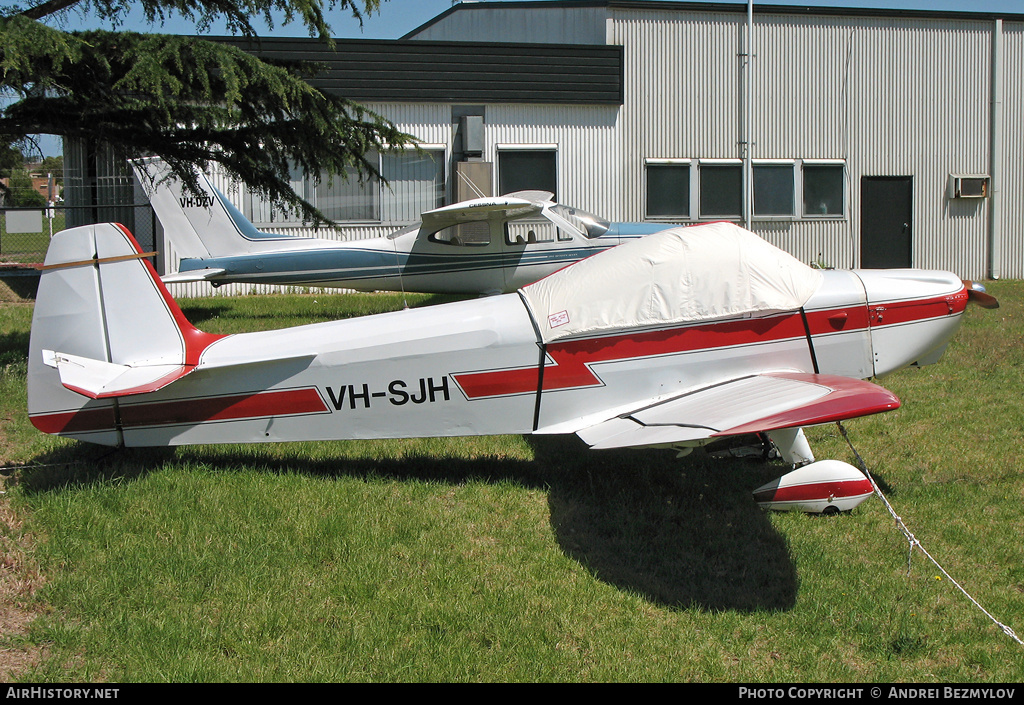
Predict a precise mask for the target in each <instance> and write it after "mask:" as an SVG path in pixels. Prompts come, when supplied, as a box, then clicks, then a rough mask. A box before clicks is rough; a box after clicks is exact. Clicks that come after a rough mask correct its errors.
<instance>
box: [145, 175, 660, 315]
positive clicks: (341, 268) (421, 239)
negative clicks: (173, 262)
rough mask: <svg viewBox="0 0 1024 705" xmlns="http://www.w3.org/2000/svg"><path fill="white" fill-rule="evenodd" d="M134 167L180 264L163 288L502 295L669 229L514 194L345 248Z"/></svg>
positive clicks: (209, 190)
mask: <svg viewBox="0 0 1024 705" xmlns="http://www.w3.org/2000/svg"><path fill="white" fill-rule="evenodd" d="M136 168H137V169H138V170H139V181H140V183H142V184H143V186H144V187H145V188H147V189H148V190H149V191H150V202H151V204H152V206H153V209H154V211H156V215H157V217H158V218H159V220H160V223H161V224H162V225H163V228H164V232H165V236H166V237H167V238H168V240H169V241H170V242H171V244H172V246H173V249H174V252H175V254H176V255H177V256H178V257H180V261H179V264H178V271H177V272H175V273H173V274H168V275H166V276H164V277H163V281H164V282H166V283H170V282H190V281H206V282H209V283H210V284H212V285H213V286H220V285H222V284H229V283H249V284H277V285H291V286H313V287H328V288H344V289H355V290H357V291H404V292H420V293H452V294H481V295H484V294H486V295H490V294H500V293H507V292H511V291H515V290H517V289H518V288H519V287H521V286H524V285H526V284H530V283H532V282H534V281H537V280H538V279H541V278H543V277H545V276H547V275H548V274H551V273H552V272H555V271H557V270H559V269H561V268H563V267H565V266H566V265H569V264H572V263H573V262H576V261H578V260H581V259H584V258H586V257H589V256H590V255H593V254H595V253H597V252H600V251H602V250H606V249H608V248H609V247H614V246H615V245H618V244H620V243H622V242H625V241H629V240H633V239H636V238H638V237H642V236H644V235H648V234H650V233H653V232H657V231H660V230H664V229H666V228H668V227H670V226H669V225H666V224H659V223H611V222H608V221H606V220H604V219H602V218H599V217H598V216H596V215H593V214H592V213H588V212H586V211H582V210H579V209H576V208H571V207H569V206H566V205H562V204H559V203H555V202H554V201H553V200H552V198H553V195H552V194H551V193H549V192H544V191H520V192H517V193H512V194H508V195H505V196H497V197H485V198H476V199H473V200H469V201H463V202H461V203H456V204H453V205H449V206H444V207H442V208H436V209H434V210H430V211H426V212H424V213H423V214H421V219H420V221H419V222H418V223H415V224H413V225H410V226H408V227H405V228H402V229H400V230H398V231H396V232H394V233H391V234H390V235H387V236H385V237H374V238H367V239H364V240H354V241H348V242H345V241H339V240H331V239H326V238H314V237H296V236H288V235H276V234H271V233H266V232H262V231H260V230H258V229H257V228H256V226H255V225H253V224H252V223H251V222H250V221H249V220H247V219H246V218H245V216H244V215H242V213H241V212H240V211H239V210H238V209H237V208H236V207H235V206H234V205H233V204H232V203H231V202H230V201H228V199H227V198H225V197H224V195H223V194H222V193H220V192H219V191H218V190H217V189H216V188H215V187H214V186H213V185H212V184H211V183H210V182H209V180H208V179H207V178H206V177H205V175H203V174H202V173H198V174H197V175H198V177H199V184H200V187H201V189H202V193H200V194H192V193H189V192H188V191H187V190H186V189H185V188H184V186H183V184H182V183H181V181H180V180H178V179H176V178H173V177H172V176H170V175H169V174H168V172H167V169H166V167H165V165H164V164H163V162H161V161H159V160H156V159H151V160H144V161H143V162H141V163H139V164H138V165H137V167H136Z"/></svg>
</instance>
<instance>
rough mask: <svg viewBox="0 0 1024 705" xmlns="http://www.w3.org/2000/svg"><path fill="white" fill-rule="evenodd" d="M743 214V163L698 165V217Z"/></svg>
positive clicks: (725, 216)
mask: <svg viewBox="0 0 1024 705" xmlns="http://www.w3.org/2000/svg"><path fill="white" fill-rule="evenodd" d="M742 215H743V165H742V164H741V163H739V162H737V163H735V164H733V163H729V164H708V163H702V164H701V165H700V217H701V218H739V217H741V216H742Z"/></svg>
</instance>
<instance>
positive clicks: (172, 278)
mask: <svg viewBox="0 0 1024 705" xmlns="http://www.w3.org/2000/svg"><path fill="white" fill-rule="evenodd" d="M226 271H227V270H226V269H223V268H220V267H207V268H205V269H192V270H189V271H187V272H175V273H174V274H167V275H164V276H162V277H160V280H161V281H162V282H163V283H164V284H180V283H183V282H205V281H210V280H211V279H216V278H217V277H219V276H221V275H222V274H224V272H226Z"/></svg>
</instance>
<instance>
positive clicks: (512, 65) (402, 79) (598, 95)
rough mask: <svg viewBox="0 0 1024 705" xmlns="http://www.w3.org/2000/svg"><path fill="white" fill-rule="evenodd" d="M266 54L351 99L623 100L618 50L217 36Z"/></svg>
mask: <svg viewBox="0 0 1024 705" xmlns="http://www.w3.org/2000/svg"><path fill="white" fill-rule="evenodd" d="M216 40H217V41H222V42H224V43H227V44H233V45H235V46H238V47H240V48H242V49H245V50H246V51H250V52H252V53H253V54H255V55H257V56H259V57H261V58H266V59H279V60H285V61H311V62H316V63H318V64H320V65H322V66H323V70H322V71H321V72H320V73H319V74H317V75H316V77H315V78H314V79H312V80H311V81H310V82H311V83H312V84H313V85H315V86H316V87H317V88H320V89H321V90H325V91H331V92H336V93H338V94H340V95H343V96H345V97H346V98H351V99H353V100H357V101H375V100H386V101H398V102H424V101H437V102H455V103H552V104H576V105H580V104H584V105H586V104H593V105H621V104H622V100H623V88H622V75H623V72H622V55H623V52H622V47H618V46H607V45H586V44H573V45H568V46H563V45H558V44H521V43H501V42H433V41H431V42H427V41H403V40H373V39H365V40H364V39H338V40H336V43H335V46H334V48H333V49H332V48H331V47H329V46H327V45H326V44H325V43H324V42H322V41H320V40H318V39H303V38H262V39H260V40H259V41H258V42H249V41H247V40H244V39H237V38H231V37H219V38H216Z"/></svg>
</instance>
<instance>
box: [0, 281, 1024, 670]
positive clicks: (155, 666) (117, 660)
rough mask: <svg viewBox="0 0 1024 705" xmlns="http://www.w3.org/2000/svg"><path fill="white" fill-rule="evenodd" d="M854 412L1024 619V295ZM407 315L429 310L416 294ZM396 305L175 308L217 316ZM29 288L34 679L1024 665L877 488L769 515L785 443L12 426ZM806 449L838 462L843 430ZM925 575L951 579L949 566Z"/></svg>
mask: <svg viewBox="0 0 1024 705" xmlns="http://www.w3.org/2000/svg"><path fill="white" fill-rule="evenodd" d="M990 289H991V291H992V292H993V293H995V294H996V295H997V296H999V297H1000V299H1001V301H1002V304H1003V306H1002V308H1001V309H999V310H998V311H981V310H978V309H973V308H972V309H971V310H970V311H969V314H968V318H967V322H966V325H965V328H964V330H963V331H962V332H961V333H960V334H959V336H958V337H957V339H956V340H955V341H954V342H953V344H952V345H951V347H950V350H949V352H948V353H947V355H946V357H945V358H944V359H943V360H942V361H941V362H940V363H939V364H938V365H934V366H931V367H929V368H925V369H922V370H907V371H905V372H901V373H899V374H897V375H894V376H892V377H891V378H888V379H887V380H885V384H886V386H888V387H890V388H891V389H893V390H894V391H896V392H897V394H899V395H900V397H901V399H902V400H903V403H904V405H903V407H902V408H901V409H900V410H898V411H896V412H892V413H890V414H885V415H882V416H878V417H872V418H868V419H861V420H857V421H851V422H849V423H848V424H847V425H846V426H847V429H848V431H849V433H850V436H851V438H852V440H853V442H854V443H855V444H856V446H857V449H858V450H859V452H860V453H861V454H862V455H863V457H864V458H865V460H866V461H867V463H868V464H869V465H870V466H871V468H872V469H873V470H874V471H875V472H876V474H877V477H878V479H879V481H880V483H881V485H882V487H883V489H884V490H885V491H886V493H887V496H889V498H890V500H891V501H892V502H893V504H894V505H895V506H896V508H897V510H898V511H899V513H900V515H901V516H902V517H903V519H904V521H905V522H906V523H907V524H908V525H909V526H910V528H911V530H913V531H914V532H915V534H916V536H917V538H918V539H920V540H921V542H922V544H923V545H924V547H925V548H926V549H927V550H928V551H929V552H931V553H932V554H933V555H934V556H935V557H936V558H938V559H939V560H940V562H941V563H942V564H943V565H944V566H945V567H946V568H947V570H949V571H950V573H951V574H952V575H953V576H954V577H955V578H956V579H957V580H958V581H960V582H961V583H962V584H963V585H964V586H965V587H966V588H967V589H968V590H969V591H970V592H971V594H972V595H974V597H975V598H976V599H978V600H979V601H980V602H981V603H982V604H983V605H984V606H985V607H986V608H987V609H988V610H989V611H990V612H992V613H993V614H994V615H996V616H997V617H998V618H1000V619H1001V620H1003V621H1004V622H1006V623H1007V624H1009V626H1011V627H1013V628H1014V629H1016V630H1017V632H1018V634H1022V635H1024V609H1022V605H1024V568H1021V566H1022V565H1024V560H1022V559H1024V546H1022V541H1021V528H1022V526H1024V521H1022V520H1024V516H1022V514H1024V509H1022V505H1024V503H1022V500H1024V475H1022V472H1021V465H1022V464H1021V462H1020V460H1019V456H1020V451H1021V449H1022V448H1024V402H1022V400H1021V390H1022V389H1024V320H1022V316H1021V305H1022V304H1024V284H1022V283H1020V282H997V283H994V284H992V285H991V287H990ZM409 301H410V303H411V304H413V305H422V304H432V303H436V302H437V301H438V299H436V298H428V297H409ZM401 305H402V297H400V296H388V295H326V296H325V295H317V296H295V297H269V296H268V297H256V296H253V297H239V298H231V299H228V298H213V299H204V300H195V301H188V302H185V309H186V312H187V314H188V315H189V316H190V318H191V319H192V320H193V321H195V322H196V324H197V325H199V326H200V327H201V328H203V329H205V330H210V331H213V332H235V331H241V330H252V329H256V328H267V327H278V326H284V325H294V324H296V323H305V322H311V321H316V320H329V319H332V318H336V317H340V316H342V315H350V314H353V315H362V314H364V313H368V312H373V311H377V310H385V309H389V308H395V307H399V306H401ZM29 308H30V307H28V306H6V307H4V308H2V309H0V325H2V328H0V367H2V369H3V375H2V378H0V393H2V394H3V402H2V403H3V405H4V407H3V410H2V412H0V414H2V417H3V418H4V422H3V429H2V433H3V437H2V443H3V445H2V448H3V454H4V456H5V459H6V460H7V461H8V465H15V464H17V465H22V464H26V465H33V466H36V467H34V468H30V469H22V470H17V471H11V470H8V471H5V472H10V473H14V474H15V475H16V477H15V479H17V480H18V482H17V484H16V486H15V487H14V488H13V489H12V490H11V491H10V492H9V496H10V497H11V498H12V501H13V502H14V503H15V506H16V507H17V509H18V511H19V512H20V514H21V515H22V516H23V517H24V518H25V520H26V523H25V528H24V531H26V532H30V533H31V534H33V535H34V536H35V537H36V544H35V545H36V548H35V551H34V555H33V558H34V559H35V560H36V561H37V562H38V564H39V565H40V567H41V569H42V571H43V572H44V573H45V575H46V576H47V579H48V582H47V584H46V586H45V588H44V589H42V590H41V591H40V592H39V593H37V595H36V597H35V598H34V599H35V605H36V607H37V608H39V609H40V610H41V612H42V616H41V617H39V618H38V619H37V620H36V621H35V623H34V627H33V630H32V632H31V634H30V636H29V639H28V641H29V642H31V643H34V644H45V645H46V646H47V647H48V648H47V651H46V656H45V658H44V659H43V660H42V661H41V662H40V663H39V664H38V666H37V667H36V668H35V669H34V670H32V671H31V672H29V673H27V674H25V675H24V678H25V680H30V681H64V682H68V681H92V680H109V681H121V682H137V681H758V682H770V681H776V682H791V681H792V682H826V681H827V682H867V681H874V682H886V681H912V682H929V681H932V682H938V681H942V682H959V681H971V682H986V681H990V682H1016V681H1019V680H1020V678H1021V675H1022V674H1024V647H1022V646H1020V645H1018V644H1017V643H1016V642H1014V641H1013V640H1012V639H1010V638H1009V637H1007V636H1006V635H1005V634H1004V633H1003V632H1002V631H1000V630H999V629H998V628H997V627H995V626H994V625H993V624H992V622H991V621H989V619H988V618H987V617H985V616H984V614H982V613H981V612H980V611H979V610H978V609H977V608H976V607H975V606H974V605H972V604H971V603H970V602H969V600H967V598H965V597H963V596H962V595H961V594H960V593H959V592H958V591H957V590H956V589H955V588H954V587H953V586H952V585H950V583H949V581H948V580H946V579H945V578H944V577H942V576H941V574H940V573H939V571H938V570H936V569H935V568H934V566H932V565H931V564H930V563H928V562H926V561H925V560H924V559H923V557H922V556H921V554H920V553H919V552H915V553H914V555H913V557H912V558H911V560H910V571H909V573H908V544H907V542H906V540H905V539H904V537H903V536H902V534H900V533H899V532H898V531H897V530H896V529H895V527H894V522H893V520H892V519H891V517H890V516H889V515H888V513H887V512H886V511H885V509H884V507H883V506H882V503H881V502H880V501H879V500H877V499H874V498H872V499H870V500H868V501H867V502H865V503H864V504H862V505H861V506H860V507H859V508H858V509H856V510H855V511H854V512H852V513H850V514H848V515H843V516H839V517H835V518H822V517H812V516H806V515H802V514H770V513H765V512H763V511H761V510H760V509H758V508H757V506H756V505H755V504H754V502H753V500H752V498H751V496H750V490H751V489H753V488H754V487H757V486H758V485H760V484H762V483H763V482H766V481H767V480H769V479H771V478H773V477H776V476H778V475H780V474H782V473H783V472H784V471H785V470H786V468H785V467H783V466H782V465H780V464H779V463H778V462H764V461H759V460H758V461H751V460H738V459H715V458H710V457H707V456H706V455H704V454H700V453H695V454H693V455H692V456H690V457H687V458H683V459H675V458H674V457H673V455H672V454H671V453H667V452H661V451H612V452H592V451H588V450H586V448H585V447H584V446H583V444H582V443H581V442H579V441H578V440H576V439H575V438H574V437H567V438H531V437H520V436H500V437H486V438H464V439H425V440H399V441H368V442H339V443H315V444H314V443H296V444H281V445H259V446H199V447H190V448H180V449H176V450H137V451H116V452H113V453H111V452H110V451H109V450H108V449H102V448H99V447H95V446H89V445H85V444H80V443H75V442H69V441H64V440H61V439H54V438H51V437H46V436H43V435H42V434H39V433H38V432H36V431H35V430H34V429H32V428H31V426H30V425H29V424H28V423H27V420H26V419H25V411H24V408H25V393H24V375H25V368H24V356H25V350H26V349H27V341H28V327H29V316H30V311H29ZM809 436H810V438H811V441H812V445H813V446H814V448H815V451H816V453H817V455H818V457H820V458H824V457H834V458H839V459H843V460H847V461H850V462H852V461H853V456H852V454H851V453H850V451H849V449H848V448H847V446H846V444H845V442H844V441H843V439H842V438H841V436H840V434H839V433H838V431H837V429H836V428H835V427H834V426H828V427H822V428H818V429H812V430H811V431H810V432H809ZM937 576H938V577H937Z"/></svg>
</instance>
